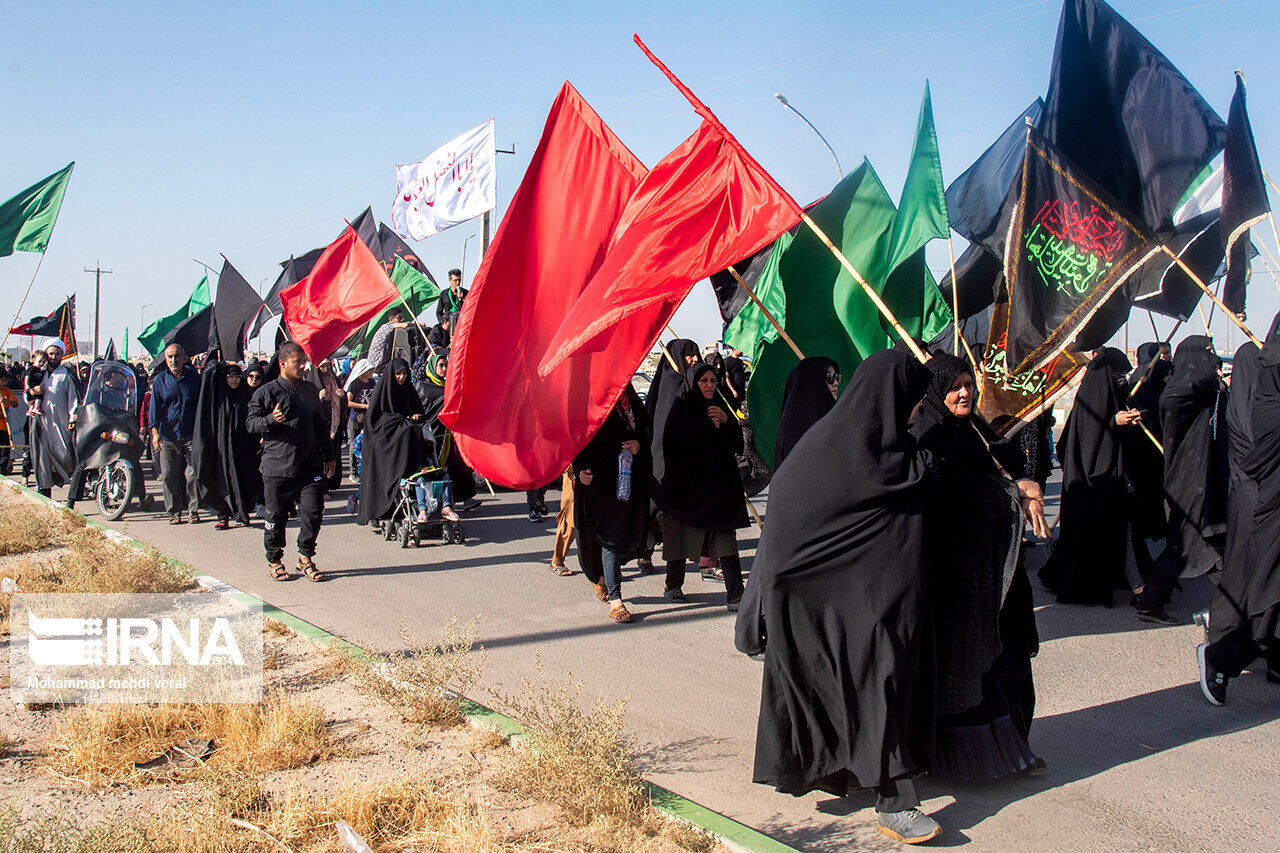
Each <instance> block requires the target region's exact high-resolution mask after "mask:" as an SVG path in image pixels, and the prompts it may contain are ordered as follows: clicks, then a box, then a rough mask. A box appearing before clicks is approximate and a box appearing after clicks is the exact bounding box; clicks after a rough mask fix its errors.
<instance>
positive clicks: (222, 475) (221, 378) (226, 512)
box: [191, 361, 262, 530]
mask: <svg viewBox="0 0 1280 853" xmlns="http://www.w3.org/2000/svg"><path fill="white" fill-rule="evenodd" d="M250 395H251V391H250V389H249V387H248V386H247V385H246V384H244V373H243V371H242V370H241V368H240V365H238V364H222V363H221V362H217V361H210V362H209V363H208V364H207V365H205V368H204V371H203V373H201V375H200V396H199V398H198V400H197V402H196V429H195V434H194V436H193V437H192V440H191V462H192V468H193V469H194V471H195V475H196V481H197V482H199V484H200V498H201V502H202V503H205V504H207V505H209V506H210V507H212V508H213V511H214V513H215V514H216V515H217V516H218V521H217V523H216V524H214V525H213V527H214V529H215V530H226V529H227V528H228V527H230V526H231V519H233V518H234V519H235V520H236V521H238V522H240V523H241V524H245V525H247V524H248V523H249V517H250V514H251V513H252V512H253V511H254V508H255V507H256V506H257V505H258V503H259V502H261V500H262V474H261V473H259V471H258V444H259V442H258V439H257V436H254V435H252V434H251V433H250V432H249V428H248V427H247V426H246V425H245V419H246V418H247V417H248V416H249V397H250Z"/></svg>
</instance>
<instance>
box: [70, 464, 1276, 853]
mask: <svg viewBox="0 0 1280 853" xmlns="http://www.w3.org/2000/svg"><path fill="white" fill-rule="evenodd" d="M148 485H149V488H150V490H151V491H152V493H153V494H158V492H159V487H158V484H156V483H155V482H154V481H152V482H150V483H149V484H148ZM349 490H350V487H349V486H345V487H344V488H343V489H342V490H340V491H339V492H337V493H335V494H334V495H333V496H331V497H332V499H331V500H330V501H329V503H328V507H327V510H326V516H325V525H324V529H323V530H322V531H321V534H320V540H319V554H318V556H317V562H318V564H319V565H320V566H321V568H322V569H323V570H324V571H325V572H326V574H327V575H328V578H329V579H328V580H327V581H326V582H324V583H320V584H314V583H310V582H308V581H305V580H301V579H298V580H293V581H290V582H287V583H278V582H273V581H272V580H270V579H269V578H268V576H267V572H266V565H265V560H264V558H263V556H262V545H261V530H260V528H259V527H255V528H254V529H252V530H246V529H243V528H233V529H232V530H230V531H227V532H218V531H215V530H213V527H212V524H211V523H210V522H209V521H206V522H205V523H203V524H201V525H198V526H193V525H183V526H169V525H167V524H166V520H165V518H164V517H163V516H162V515H161V514H160V513H158V512H157V513H150V514H146V513H140V512H136V511H135V512H131V513H130V514H128V515H127V516H126V517H125V518H124V519H122V520H121V522H118V523H117V524H116V525H115V526H117V527H118V528H120V529H121V530H124V531H127V532H128V533H130V534H131V535H133V536H136V537H138V538H139V539H142V540H144V541H146V542H149V543H151V544H153V545H155V546H156V547H158V548H160V549H161V550H163V551H166V552H168V553H170V554H172V555H174V556H176V557H178V558H179V559H181V560H184V561H186V562H187V563H189V564H191V565H193V566H195V567H196V568H198V569H199V570H201V571H203V572H207V573H209V574H212V575H214V576H216V577H218V578H221V579H222V580H225V581H227V582H228V583H231V584H234V585H235V586H238V587H240V588H242V589H244V590H246V591H249V592H252V593H254V594H256V595H258V596H260V597H262V598H263V599H265V600H267V601H269V602H271V603H272V604H274V605H276V606H279V607H281V608H284V609H286V610H288V611H290V612H292V613H295V614H296V615H298V616H300V617H302V618H304V619H306V620H308V621H311V622H313V623H315V624H317V625H320V626H321V627H323V628H325V629H327V630H329V631H331V632H333V633H335V634H337V635H339V636H342V637H344V638H346V639H349V640H351V641H352V642H355V643H360V644H374V645H377V646H381V647H396V646H399V645H400V642H401V641H400V629H401V627H402V626H403V627H405V628H408V629H410V630H411V631H413V632H415V633H417V634H418V635H419V636H422V637H433V636H436V635H438V633H439V632H440V631H441V629H442V628H443V626H444V625H445V624H446V623H447V622H448V620H449V619H451V618H453V617H457V618H459V619H461V620H462V621H464V622H466V621H468V620H471V619H473V618H474V619H476V620H477V625H478V630H479V635H480V642H481V643H482V644H483V645H484V647H485V650H486V665H485V673H484V681H485V683H486V684H488V685H493V686H501V687H503V688H506V689H512V688H515V687H516V686H517V685H518V683H519V681H520V680H521V679H522V678H530V677H537V676H536V675H535V672H536V667H537V666H538V665H539V664H540V666H541V669H542V673H543V677H545V678H547V679H551V680H558V679H559V678H561V677H562V676H563V674H564V673H566V672H568V673H572V674H573V675H574V676H576V677H579V678H581V679H582V681H583V682H584V685H585V690H584V693H585V695H586V696H588V697H593V696H595V695H602V696H604V697H606V698H609V699H618V698H628V697H629V699H630V705H629V710H628V716H629V720H630V724H631V726H632V728H633V729H634V731H635V733H636V734H637V735H638V737H639V738H640V739H641V740H642V741H643V742H645V743H646V744H647V749H646V751H645V753H644V755H643V767H644V771H645V772H646V774H647V775H648V776H649V777H650V778H651V779H653V780H654V781H655V782H657V783H659V784H661V785H664V786H666V787H669V788H671V789H673V790H675V791H677V792H679V793H681V794H683V795H685V796H687V797H689V798H690V799H693V800H695V801H697V802H700V803H702V804H703V805H706V806H708V807H710V808H712V809H715V810H717V811H720V812H722V813H724V814H726V815H729V816H731V817H733V818H735V819H737V820H739V821H742V822H743V823H746V824H748V825H751V826H753V827H756V828H757V829H760V830H762V831H764V832H766V833H768V834H770V835H772V836H774V837H776V838H778V839H779V840H782V841H785V842H787V843H789V844H791V845H793V846H795V847H797V848H800V849H802V850H814V851H835V850H849V849H859V850H875V849H888V848H891V847H895V846H896V845H894V844H892V843H891V842H888V841H887V840H885V839H883V838H882V837H881V836H879V835H878V834H876V833H875V831H874V821H875V817H874V812H873V799H872V797H871V796H870V795H861V796H854V797H849V798H843V799H842V798H835V797H831V796H830V795H826V794H811V795H809V796H806V797H802V798H798V799H795V798H791V797H789V796H785V795H781V794H778V793H776V792H774V791H772V790H771V789H767V788H764V787H762V786H759V785H754V784H752V783H751V764H752V752H753V748H754V740H755V728H756V718H757V709H758V703H759V695H760V694H759V691H760V678H761V665H760V664H758V663H756V662H753V661H751V660H750V659H748V658H746V657H744V656H743V655H741V654H738V653H737V652H736V651H735V650H734V648H733V641H732V632H733V614H730V613H728V612H727V611H726V610H725V607H724V590H723V587H722V586H718V585H713V584H710V583H706V582H703V581H702V580H700V579H699V578H698V576H697V574H693V575H692V576H691V577H690V579H689V580H688V581H687V583H686V592H688V593H690V603H689V604H687V605H672V604H669V603H667V602H665V601H664V600H663V598H662V587H663V579H662V578H661V577H660V576H652V577H639V576H637V575H635V573H634V567H632V568H630V569H628V571H627V582H626V584H625V586H624V593H625V596H626V598H627V601H628V605H629V606H630V607H631V608H632V610H633V612H634V613H635V614H636V616H637V619H636V621H635V622H634V623H633V624H630V625H621V626H619V625H614V624H613V623H612V622H610V621H609V620H608V618H607V615H606V611H605V606H604V605H603V604H601V603H599V602H598V601H597V600H596V598H595V597H594V595H593V594H592V591H591V589H590V587H589V585H588V584H587V582H586V581H585V580H584V579H583V577H582V575H581V574H579V573H576V572H575V574H574V575H573V576H572V577H564V578H562V577H557V576H556V575H554V574H552V573H551V571H550V570H549V569H548V560H549V556H550V552H551V546H552V539H553V529H554V516H553V517H551V518H548V519H547V520H546V521H544V522H543V523H540V524H531V523H530V522H529V521H528V519H527V518H526V509H525V507H524V496H523V495H521V494H512V493H504V492H500V493H499V496H498V497H497V498H496V499H493V498H489V499H486V500H485V502H484V505H483V506H482V507H480V508H479V509H477V510H475V511H473V512H472V513H469V514H467V515H465V516H464V526H465V530H466V534H467V537H468V540H467V543H466V544H465V545H461V546H459V545H450V546H445V545H441V544H438V543H432V544H430V545H424V546H423V547H422V548H420V549H414V548H409V549H407V550H402V549H401V548H400V547H399V545H398V544H397V543H390V542H384V541H382V540H381V539H380V538H378V537H375V535H373V534H372V533H371V532H370V531H369V530H368V529H367V528H361V527H359V526H358V525H357V524H356V523H355V519H354V517H353V516H351V515H349V514H348V513H347V512H346V508H345V500H346V497H347V495H348V494H349ZM57 494H58V493H57V492H55V496H57ZM557 497H558V493H557V492H556V491H554V490H553V491H552V492H550V493H549V495H548V501H549V503H550V504H551V505H552V508H553V509H554V508H555V505H556V500H557ZM757 505H758V506H759V507H760V508H761V509H762V510H763V509H764V505H763V500H761V499H759V498H758V499H757ZM81 506H82V508H83V509H84V510H86V511H87V512H88V513H89V514H90V515H91V516H92V514H93V513H94V512H95V508H94V507H93V506H92V504H82V505H81ZM766 523H767V521H766ZM294 530H295V528H294V527H292V526H291V528H290V548H289V551H288V554H287V557H286V560H287V562H289V563H290V564H291V565H292V564H293V562H294V561H295V558H296V554H295V552H294V551H293V547H292V538H293V536H294V535H296V534H295V532H294ZM756 539H757V531H756V530H755V529H754V528H752V529H751V530H749V531H741V536H740V543H741V545H742V547H743V549H744V551H743V556H744V564H745V565H746V566H747V567H748V568H749V566H750V562H751V559H750V558H751V555H752V554H753V553H754V548H755V544H756ZM1040 550H1041V549H1035V550H1034V551H1033V552H1032V553H1031V554H1030V564H1031V566H1032V567H1033V568H1034V567H1037V566H1038V565H1039V563H1040V561H1041V560H1042V556H1041V555H1040V553H1039V551H1040ZM569 562H570V565H571V566H575V567H576V559H575V558H574V557H573V556H571V557H570V559H569ZM1033 577H1034V573H1033ZM1036 589H1037V605H1038V607H1037V611H1038V622H1039V627H1040V633H1041V638H1042V649H1041V652H1040V656H1039V657H1038V658H1037V660H1036V661H1035V674H1036V682H1037V692H1038V694H1039V697H1038V707H1037V719H1036V722H1035V726H1034V728H1033V730H1032V747H1033V749H1035V751H1036V752H1037V754H1039V755H1040V756H1042V757H1043V758H1044V759H1045V760H1046V761H1047V762H1048V764H1049V768H1050V770H1049V773H1048V774H1047V775H1045V776H1042V777H1037V778H1029V779H1015V780H1008V781H1002V782H997V783H988V784H980V785H947V784H943V783H942V782H939V781H931V780H925V781H924V782H923V783H922V785H921V791H922V796H925V797H926V798H927V799H926V802H925V804H924V808H925V809H926V810H927V811H929V812H931V813H933V814H934V815H935V816H936V817H937V819H938V820H939V821H940V822H941V823H942V825H943V827H944V829H945V832H944V834H943V835H942V836H940V837H939V838H938V839H937V840H936V841H935V842H934V843H933V845H931V846H942V847H950V846H967V847H969V848H970V849H973V850H991V851H1011V850H1036V851H1058V850H1061V851H1079V850H1232V851H1252V850H1259V851H1261V850H1267V851H1274V850H1277V849H1280V817H1277V816H1276V813H1275V809H1274V804H1275V796H1276V791H1277V790H1280V747H1278V744H1280V722H1277V719H1278V718H1280V687H1277V686H1274V685H1269V684H1267V683H1266V682H1265V679H1264V677H1263V675H1262V674H1261V673H1256V672H1255V673H1246V675H1245V676H1244V677H1243V678H1241V679H1240V680H1238V681H1235V682H1233V683H1232V684H1231V694H1230V700H1229V702H1230V704H1228V705H1227V706H1226V707H1223V708H1214V707H1211V706H1210V705H1208V703H1207V702H1205V701H1204V699H1203V698H1201V696H1200V692H1199V688H1198V686H1197V685H1196V667H1195V656H1194V652H1195V645H1196V643H1197V642H1198V637H1199V630H1198V629H1197V628H1195V627H1193V626H1192V625H1191V624H1190V619H1189V614H1190V613H1191V612H1193V611H1194V610H1195V609H1198V608H1199V607H1200V606H1202V605H1203V602H1204V601H1205V600H1206V594H1207V590H1206V588H1205V587H1204V586H1198V587H1197V588H1195V589H1191V590H1188V591H1187V592H1186V593H1183V594H1182V595H1181V596H1180V597H1179V599H1177V600H1175V603H1174V606H1173V607H1171V610H1173V611H1175V613H1176V614H1177V615H1180V616H1183V617H1188V618H1187V625H1186V626H1184V627H1155V626H1150V625H1144V624H1142V623H1139V622H1138V621H1136V619H1135V618H1134V616H1133V614H1132V611H1131V610H1130V609H1129V608H1128V607H1127V606H1125V603H1124V602H1119V603H1118V606H1116V607H1115V608H1113V609H1109V610H1108V609H1101V608H1084V607H1076V606H1063V605H1058V604H1056V603H1054V602H1053V601H1052V599H1051V598H1050V597H1049V596H1048V595H1046V594H1045V592H1044V590H1043V589H1041V588H1040V587H1039V586H1038V584H1036ZM476 698H477V699H479V700H481V701H485V700H486V699H488V697H486V696H484V695H479V696H477V697H476Z"/></svg>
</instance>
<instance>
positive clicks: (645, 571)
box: [636, 557, 654, 575]
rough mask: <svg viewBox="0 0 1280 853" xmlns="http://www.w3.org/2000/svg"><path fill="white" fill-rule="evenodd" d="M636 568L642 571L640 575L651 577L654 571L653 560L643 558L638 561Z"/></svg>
mask: <svg viewBox="0 0 1280 853" xmlns="http://www.w3.org/2000/svg"><path fill="white" fill-rule="evenodd" d="M636 567H637V568H639V569H640V574H642V575H651V574H654V571H653V560H646V559H644V558H643V557H642V558H640V559H639V560H637V561H636Z"/></svg>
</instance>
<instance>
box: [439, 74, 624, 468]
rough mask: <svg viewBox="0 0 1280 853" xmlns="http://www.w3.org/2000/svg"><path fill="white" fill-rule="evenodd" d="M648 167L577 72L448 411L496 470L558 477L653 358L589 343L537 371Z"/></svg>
mask: <svg viewBox="0 0 1280 853" xmlns="http://www.w3.org/2000/svg"><path fill="white" fill-rule="evenodd" d="M644 174H645V169H644V165H643V164H642V163H641V162H640V161H639V160H638V159H636V157H635V155H633V154H632V153H631V152H630V151H629V150H627V147H626V146H625V145H623V144H622V142H621V141H620V140H619V139H618V138H617V137H616V136H614V134H613V131H611V130H610V129H609V128H608V127H607V126H606V125H605V123H604V122H603V121H602V120H601V119H600V116H598V115H597V114H596V113H595V111H594V110H592V109H591V107H590V106H589V105H588V104H587V102H586V101H584V100H583V99H582V96H581V95H579V94H578V92H577V91H576V90H575V89H574V88H573V86H571V85H570V84H569V83H567V82H566V83H565V84H564V86H563V87H561V89H560V93H559V94H558V95H557V96H556V100H555V103H554V104H552V107H551V112H550V114H549V115H548V116H547V123H546V126H545V127H544V128H543V131H542V138H541V140H540V141H539V142H538V148H537V150H536V151H535V152H534V154H533V159H532V161H531V162H530V163H529V169H528V171H526V172H525V176H524V179H523V180H522V181H521V182H520V188H519V189H518V190H516V194H515V196H514V197H513V198H512V200H511V205H510V207H508V208H507V214H506V217H505V218H504V219H503V221H502V224H501V225H500V226H499V227H498V232H497V234H496V235H495V236H494V240H493V244H492V245H491V246H490V247H489V251H488V252H487V253H486V254H485V257H484V261H483V262H482V263H481V264H480V269H479V271H478V272H477V273H476V277H475V281H474V282H473V283H472V285H471V291H470V295H469V296H468V297H467V300H466V302H465V303H464V305H463V309H462V317H461V319H460V320H459V323H458V329H457V332H456V334H455V335H454V338H453V348H452V353H451V355H452V357H451V359H450V364H449V370H448V374H447V379H446V383H445V402H444V409H443V410H442V411H441V414H440V419H441V421H443V422H444V423H445V424H446V425H447V426H448V427H449V428H450V429H451V430H452V431H453V435H454V439H455V441H456V443H457V446H458V447H459V449H460V450H461V452H462V455H463V458H465V459H466V460H467V461H468V462H469V463H470V464H471V465H472V467H474V468H475V469H476V470H477V471H479V472H480V473H481V474H484V475H485V476H486V477H488V478H489V479H490V480H494V481H496V482H498V483H501V484H503V485H505V486H510V487H512V488H517V489H528V488H534V487H537V486H544V485H547V484H548V483H550V482H551V481H552V480H554V479H555V478H556V477H558V476H559V475H560V473H561V472H562V471H563V470H564V469H565V468H566V467H568V465H569V463H570V462H572V461H573V457H574V455H575V454H576V453H577V452H578V451H579V450H581V449H582V448H583V447H584V446H585V445H586V443H587V441H588V440H590V438H591V436H592V435H593V434H594V433H595V431H596V430H597V429H599V427H600V424H601V423H603V422H604V419H605V417H606V416H607V415H608V414H609V410H610V409H611V408H612V407H613V404H614V403H615V402H616V401H617V398H618V396H619V394H621V392H622V389H623V388H625V387H626V384H627V382H628V381H629V380H630V379H631V376H632V374H633V373H634V372H635V369H636V368H637V367H638V366H639V363H640V361H641V360H642V359H643V353H642V354H641V355H640V357H639V358H636V359H635V360H634V361H632V362H631V363H626V362H624V360H621V359H617V358H613V357H606V356H605V355H602V354H599V353H583V354H580V355H576V356H573V357H572V358H569V359H567V360H565V361H564V362H563V363H561V364H560V366H559V367H557V368H556V369H555V370H552V371H549V372H548V373H547V374H546V375H545V376H539V375H538V372H537V366H538V362H539V361H540V360H541V359H542V356H543V354H544V353H545V352H546V348H547V344H548V342H549V341H550V340H551V337H552V335H553V334H554V333H555V331H556V329H557V328H558V327H559V325H560V321H561V320H562V319H563V318H564V313H565V311H566V310H567V309H568V307H569V306H570V305H572V304H573V302H574V300H575V299H576V298H577V297H578V295H579V294H580V293H581V292H582V289H583V287H585V286H586V283H587V281H588V280H589V279H590V278H591V275H592V273H594V272H595V270H596V268H597V267H598V266H599V265H600V261H601V259H602V258H603V257H604V250H605V246H606V245H607V243H608V241H609V235H610V234H612V233H613V230H614V224H615V223H616V222H617V221H618V216H619V215H620V214H621V212H622V210H623V208H624V206H625V205H626V203H627V199H629V198H630V197H631V195H632V193H633V192H634V191H635V188H636V186H637V185H638V184H639V183H640V180H641V178H643V177H644ZM648 331H649V330H648V329H647V328H644V329H638V328H636V327H635V325H634V324H632V323H629V322H624V323H623V324H621V325H620V326H619V327H618V328H617V334H618V335H620V336H626V337H643V336H644V335H646V334H648Z"/></svg>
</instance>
